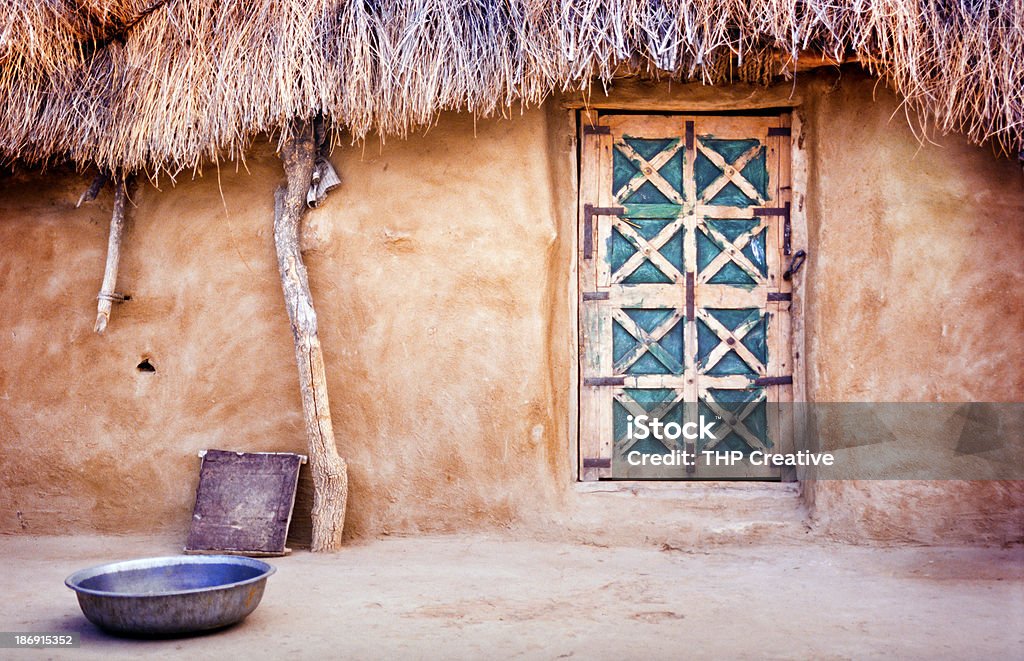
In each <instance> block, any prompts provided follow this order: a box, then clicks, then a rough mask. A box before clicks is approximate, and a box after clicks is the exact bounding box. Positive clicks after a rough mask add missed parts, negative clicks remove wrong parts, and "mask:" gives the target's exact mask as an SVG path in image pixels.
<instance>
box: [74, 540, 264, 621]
mask: <svg viewBox="0 0 1024 661" xmlns="http://www.w3.org/2000/svg"><path fill="white" fill-rule="evenodd" d="M274 571H276V570H275V569H274V567H272V566H271V565H268V564H267V563H265V562H262V561H260V560H254V559H253V558H245V557H240V556H230V555H192V556H189V555H179V556H170V557H165V558H144V559H141V560H128V561H126V562H114V563H111V564H107V565H100V566H99V567H92V568H90V569H83V570H81V571H79V572H75V573H74V574H72V575H71V576H68V578H67V580H66V581H64V583H65V584H66V585H67V586H68V587H69V588H71V589H72V590H74V591H75V592H76V593H78V605H79V606H81V607H82V612H83V613H85V616H86V617H87V618H89V620H90V621H91V622H92V623H93V624H95V625H96V626H98V627H101V628H102V629H106V630H107V631H110V632H112V633H117V634H122V635H130V636H173V635H180V634H185V633H195V632H200V631H207V630H210V629H218V628H220V627H226V626H228V625H229V624H234V623H235V622H240V621H241V620H243V619H245V617H246V616H247V615H248V614H249V613H251V612H253V610H254V609H255V608H256V606H258V605H259V603H260V599H261V598H263V588H264V587H265V586H266V583H267V578H268V577H269V576H270V575H271V574H273V573H274Z"/></svg>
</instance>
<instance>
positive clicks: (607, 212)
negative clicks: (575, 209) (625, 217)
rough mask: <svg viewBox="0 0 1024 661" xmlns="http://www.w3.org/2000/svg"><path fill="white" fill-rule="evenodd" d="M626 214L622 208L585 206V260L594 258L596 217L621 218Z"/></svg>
mask: <svg viewBox="0 0 1024 661" xmlns="http://www.w3.org/2000/svg"><path fill="white" fill-rule="evenodd" d="M624 213H626V210H625V209H623V208H622V207H595V206H594V205H592V204H584V205H583V259H590V258H592V257H593V256H594V216H621V215H622V214H624Z"/></svg>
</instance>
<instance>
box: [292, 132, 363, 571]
mask: <svg viewBox="0 0 1024 661" xmlns="http://www.w3.org/2000/svg"><path fill="white" fill-rule="evenodd" d="M315 133H319V131H316V130H315V128H314V125H313V124H312V123H306V122H301V123H296V124H295V125H293V126H292V130H291V135H290V136H289V137H288V138H287V139H286V140H284V141H283V142H282V144H281V150H280V155H281V161H282V162H283V164H284V171H285V175H286V178H287V185H285V186H281V187H280V188H278V189H277V190H276V191H275V192H274V247H275V249H276V250H277V265H278V270H279V272H280V275H281V287H282V289H283V290H284V302H285V307H286V308H287V310H288V319H289V320H290V321H291V327H292V336H293V338H294V340H295V360H296V363H297V364H298V367H299V388H300V390H301V393H302V412H303V417H304V418H305V423H306V438H307V442H308V445H309V463H310V470H311V472H312V475H313V489H314V491H313V513H312V514H313V516H312V518H313V521H312V524H313V542H312V550H313V551H314V552H319V551H335V550H337V549H339V548H340V547H341V535H342V531H343V530H344V527H345V508H346V506H347V503H348V466H347V465H346V463H345V460H344V459H342V458H341V455H339V454H338V448H337V445H336V443H335V440H334V426H333V424H332V422H331V409H330V404H329V401H328V398H327V375H326V372H325V369H324V354H323V349H322V348H321V346H320V337H319V335H318V333H317V319H316V310H315V309H314V308H313V297H312V295H311V294H310V291H309V279H308V276H307V273H306V266H305V264H304V263H303V261H302V253H301V251H300V248H299V233H300V230H301V224H302V217H303V215H305V212H306V196H307V194H308V193H309V189H310V183H311V181H312V177H313V168H314V164H315V161H316V158H317V152H318V144H317V140H316V139H315V137H314V134H315Z"/></svg>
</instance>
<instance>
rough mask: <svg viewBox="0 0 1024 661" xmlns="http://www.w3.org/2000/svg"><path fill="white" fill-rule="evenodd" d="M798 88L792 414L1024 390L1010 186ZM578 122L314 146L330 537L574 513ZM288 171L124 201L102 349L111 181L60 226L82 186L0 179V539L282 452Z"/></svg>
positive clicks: (105, 521) (879, 529)
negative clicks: (275, 239)
mask: <svg viewBox="0 0 1024 661" xmlns="http://www.w3.org/2000/svg"><path fill="white" fill-rule="evenodd" d="M798 91H799V93H800V94H801V96H802V98H804V99H805V103H804V106H803V108H802V110H801V112H803V113H804V119H805V126H806V127H807V134H806V137H805V148H806V149H807V151H808V155H809V161H810V164H811V168H810V173H809V182H808V185H809V189H808V191H807V194H808V195H807V200H806V204H807V205H808V222H809V228H808V229H809V232H810V234H809V236H810V238H809V244H810V245H809V249H810V252H811V254H812V259H811V261H810V263H809V265H808V268H807V271H806V277H805V283H806V284H805V286H806V296H807V298H806V301H807V306H808V307H807V315H806V329H807V330H806V332H807V345H806V351H807V354H806V363H807V365H808V366H809V373H808V375H807V384H808V395H809V397H811V398H818V399H821V400H825V401H846V400H861V401H871V400H886V399H888V400H909V401H914V400H920V401H931V400H936V401H943V400H949V401H959V400H964V401H969V400H979V401H983V400H998V401H1020V400H1022V399H1024V375H1022V373H1021V370H1020V368H1019V366H1020V365H1021V364H1024V360H1022V359H1024V346H1022V344H1021V343H1020V342H1019V338H1020V337H1021V332H1022V331H1024V312H1022V311H1024V287H1022V284H1024V282H1022V280H1024V273H1022V266H1021V264H1022V259H1021V258H1022V257H1024V224H1022V223H1021V222H1020V218H1021V216H1022V213H1021V212H1022V210H1024V209H1022V206H1024V192H1022V189H1021V174H1020V169H1019V167H1018V166H1017V165H1016V164H1015V163H1012V162H1010V161H1007V160H997V159H995V158H994V157H993V156H992V155H991V154H990V153H989V152H988V151H986V150H985V149H982V148H977V147H971V146H969V145H967V144H966V143H965V142H964V141H963V140H961V139H959V138H955V137H952V138H943V139H941V140H939V142H938V144H926V145H924V146H922V145H920V144H919V142H918V141H917V139H916V138H915V137H914V135H913V134H912V132H911V131H910V130H909V129H908V127H907V124H906V122H905V121H904V119H903V117H902V116H896V117H895V118H893V119H891V120H890V117H891V116H892V114H893V112H894V110H895V109H896V107H897V104H896V100H895V99H893V98H892V97H891V96H889V95H887V94H886V93H884V91H883V92H880V93H879V91H878V90H877V89H876V88H875V86H874V83H873V82H872V81H870V80H868V79H867V78H863V77H861V76H857V75H850V74H849V73H847V74H844V76H843V77H841V78H838V79H837V76H836V75H835V74H828V75H822V76H817V77H815V76H807V77H805V79H804V80H803V81H802V82H801V83H800V85H799V86H798ZM706 92H707V91H706V90H704V91H702V94H705V95H706ZM873 93H878V94H879V96H880V98H879V99H878V100H877V101H873V100H872V95H873ZM573 130H574V123H573V121H572V120H571V118H570V116H569V114H568V113H566V112H565V111H563V110H561V109H560V108H559V107H558V106H557V104H556V103H554V102H552V103H549V104H548V105H547V106H546V107H545V108H543V109H537V110H530V111H527V112H524V113H522V114H521V115H519V114H517V115H516V116H514V117H513V118H511V119H497V120H486V121H479V122H474V121H473V120H472V118H469V117H466V116H462V115H454V114H452V115H445V116H444V117H442V118H441V120H440V121H439V122H438V124H437V126H435V127H433V128H432V129H431V130H430V131H428V132H426V133H425V134H424V135H419V136H415V137H412V138H410V139H409V140H407V141H398V140H394V141H388V142H387V143H386V145H383V146H381V145H379V144H377V143H372V144H367V145H366V146H364V147H358V148H357V147H352V148H339V149H337V150H336V151H335V152H334V155H333V157H332V158H333V160H334V163H335V165H336V167H337V168H338V170H339V172H340V173H341V175H342V178H343V180H344V183H343V186H342V187H341V188H340V189H339V190H338V191H336V192H335V193H333V194H332V196H331V197H330V198H329V199H328V202H327V204H326V205H325V206H324V207H323V208H321V209H319V210H317V211H315V212H313V213H312V214H311V215H310V216H309V217H308V220H307V225H308V226H307V232H306V236H305V237H304V244H305V246H306V248H307V249H308V251H307V253H306V257H307V264H308V266H309V271H310V280H311V286H312V289H313V294H314V297H315V300H316V303H317V306H318V313H319V320H320V330H321V338H322V341H323V346H324V348H325V351H326V359H327V368H328V378H329V383H330V388H331V393H330V394H331V408H332V413H333V415H334V420H335V427H336V430H337V432H338V441H339V446H340V450H341V452H342V454H343V455H344V456H345V457H346V458H347V459H348V461H349V466H350V476H351V480H352V484H351V498H350V512H349V519H348V522H349V525H348V528H347V531H348V534H350V535H354V536H355V535H372V534H381V533H388V532H395V533H413V532H420V531H448V530H461V529H467V528H474V527H493V526H502V525H508V524H513V523H516V522H521V521H528V520H530V519H531V518H532V517H534V516H535V515H537V514H538V513H540V512H548V511H551V510H559V509H560V508H564V507H567V503H568V501H569V500H570V499H573V498H585V497H586V495H585V494H579V493H576V492H575V491H574V490H573V489H572V488H571V461H570V458H569V457H570V448H571V447H572V438H571V437H572V424H571V416H572V407H573V395H572V391H571V388H570V384H571V382H572V379H573V378H574V374H575V359H574V356H573V348H572V347H573V344H572V337H573V333H574V332H575V320H574V319H573V318H572V306H571V304H570V300H571V297H572V294H571V292H572V284H571V279H572V275H571V273H572V271H571V267H572V253H573V251H574V248H575V246H574V243H575V238H574V237H575V226H574V224H575V193H574V187H573V181H572V179H573V177H574V176H575V164H574V146H573V142H572V133H573ZM280 181H281V170H280V166H279V164H278V162H277V160H276V157H275V156H274V153H273V148H272V146H271V145H268V144H262V145H259V146H257V147H256V148H255V149H254V150H253V152H252V153H251V154H250V155H249V157H248V158H247V162H246V166H245V167H244V168H240V169H239V170H238V171H236V170H235V168H234V166H231V167H230V168H225V167H222V168H221V170H220V172H219V173H218V172H217V171H216V169H214V168H212V167H208V168H207V170H206V171H205V172H204V174H203V176H202V177H200V178H197V179H194V180H193V179H191V178H190V177H188V176H183V177H180V178H179V182H178V183H177V184H176V185H173V186H172V185H171V183H170V182H168V181H161V182H160V188H159V189H157V188H153V187H145V188H143V189H142V190H140V191H139V193H138V194H137V196H136V200H135V201H136V204H137V207H136V208H134V209H132V211H131V215H132V221H131V224H130V229H129V231H128V234H127V236H126V238H125V245H124V252H123V257H122V264H121V277H120V280H119V289H120V290H121V291H124V292H127V293H130V294H131V295H132V301H131V302H129V303H127V304H124V305H120V306H116V307H115V309H114V313H113V316H112V318H111V322H110V326H109V328H108V331H107V333H106V334H105V335H104V336H102V337H99V336H96V335H95V334H94V333H93V332H92V323H93V320H94V318H95V300H94V297H95V294H96V292H97V291H98V288H99V283H100V280H101V277H102V269H103V260H104V253H105V244H106V231H107V224H108V219H109V215H110V207H111V200H110V195H109V192H108V193H106V194H104V196H103V197H101V199H100V200H99V201H98V202H97V203H96V204H94V205H92V206H90V207H86V208H82V209H77V210H76V209H75V208H74V203H75V201H76V200H77V198H78V195H79V194H80V192H81V191H82V190H83V189H84V187H85V186H87V185H88V183H89V182H88V179H87V178H86V177H85V176H83V175H76V174H74V173H70V172H65V171H52V172H49V173H46V174H44V175H40V174H37V173H34V174H24V175H16V176H9V177H5V178H3V179H2V180H0V251H2V252H0V296H2V297H3V300H4V301H5V303H4V311H3V314H0V443H2V448H3V449H2V452H0V462H2V466H0V532H17V531H26V532H34V533H60V532H75V531H93V530H95V531H102V532H122V531H152V530H161V531H177V530H184V528H185V527H186V526H187V522H188V517H189V512H190V510H191V506H192V500H193V496H194V488H195V483H196V472H197V468H198V459H197V458H196V453H197V452H198V451H199V450H201V449H204V448H211V447H216V448H223V449H236V450H292V451H303V449H304V437H303V427H302V418H301V411H300V401H299V396H298V389H297V385H296V372H295V367H294V364H293V361H294V357H293V353H292V343H291V336H290V330H289V327H288V322H287V317H286V315H285V313H284V309H283V304H282V301H281V294H280V289H279V284H278V280H277V274H276V265H275V261H274V253H273V244H272V236H271V216H272V206H273V203H272V200H273V190H274V188H275V187H276V186H277V185H278V184H279V183H280ZM143 359H149V361H150V362H151V363H152V364H153V365H154V366H155V368H156V372H155V373H146V372H140V371H139V370H138V369H137V365H138V364H139V363H140V361H142V360H143ZM807 493H808V496H809V497H810V498H811V500H812V501H813V503H814V506H815V516H816V518H817V521H818V524H819V526H820V527H821V528H822V529H823V530H826V531H832V533H833V534H836V535H839V536H846V537H849V538H852V539H915V540H916V539H940V540H943V539H945V540H949V541H953V540H960V539H970V538H971V537H972V535H973V534H974V532H976V531H977V530H981V529H982V528H984V529H986V530H988V531H993V530H995V531H996V533H995V537H993V539H994V538H996V537H1001V538H1003V539H1005V538H1007V537H1012V536H1013V535H1014V534H1019V528H1020V519H1021V512H1022V511H1024V495H1022V490H1021V489H1020V488H1019V486H1018V485H1016V484H1014V483H990V482H980V483H949V484H945V483H920V484H918V483H858V484H850V483H824V482H818V483H816V484H814V485H812V488H810V489H808V492H807ZM950 499H954V501H955V505H952V506H951V505H950ZM908 512H909V513H908ZM951 512H952V513H953V514H954V515H955V516H952V517H951V516H950V513H951ZM893 516H896V518H895V519H893ZM873 521H874V523H873ZM951 521H952V522H953V524H955V525H952V524H951V523H950V522H951ZM965 521H966V524H964V523H963V522H965ZM951 525H952V527H951ZM957 526H959V527H957ZM1015 531H1016V532H1015Z"/></svg>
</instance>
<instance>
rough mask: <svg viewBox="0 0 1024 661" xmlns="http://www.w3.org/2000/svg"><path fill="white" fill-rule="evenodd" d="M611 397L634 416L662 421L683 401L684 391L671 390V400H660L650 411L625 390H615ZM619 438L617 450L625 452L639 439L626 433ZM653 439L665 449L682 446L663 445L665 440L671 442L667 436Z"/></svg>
mask: <svg viewBox="0 0 1024 661" xmlns="http://www.w3.org/2000/svg"><path fill="white" fill-rule="evenodd" d="M612 397H613V398H614V399H615V401H617V402H618V403H619V404H622V407H623V408H624V409H626V412H627V413H629V414H631V415H632V416H633V417H634V418H638V417H640V416H642V415H646V416H647V417H648V418H649V419H651V420H662V421H664V417H665V414H667V413H668V412H669V411H671V410H672V409H673V408H674V407H675V406H676V405H677V404H679V403H680V402H681V401H683V397H684V393H683V392H682V391H681V390H673V391H672V399H671V400H669V401H666V402H660V403H659V405H658V407H657V408H654V409H652V410H650V411H649V410H647V409H645V408H644V407H643V406H641V405H640V404H638V403H637V402H636V400H634V399H633V398H632V397H630V396H629V395H627V394H626V393H625V391H621V390H620V391H618V392H615V393H613V394H612ZM621 440H622V443H621V444H620V445H621V447H620V448H619V450H620V452H623V453H625V452H629V449H630V448H632V447H633V446H634V445H636V442H637V441H639V440H640V439H639V438H630V437H629V436H628V435H627V436H626V437H625V438H624V439H621ZM654 440H656V441H658V442H659V443H661V444H662V445H664V446H665V449H666V450H679V449H682V448H670V447H669V446H667V445H665V443H666V441H668V442H671V440H670V439H667V438H655V439H654ZM676 442H677V443H678V439H676Z"/></svg>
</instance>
